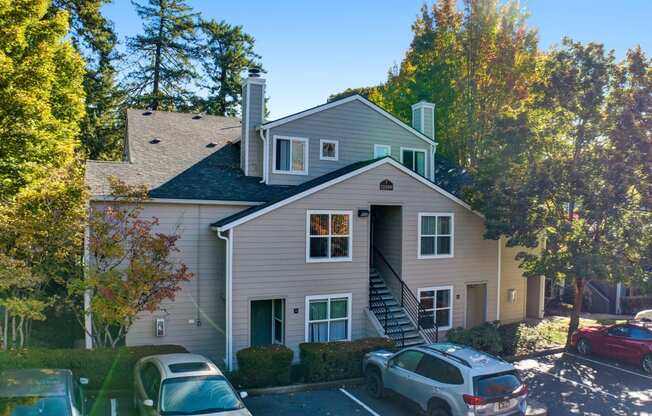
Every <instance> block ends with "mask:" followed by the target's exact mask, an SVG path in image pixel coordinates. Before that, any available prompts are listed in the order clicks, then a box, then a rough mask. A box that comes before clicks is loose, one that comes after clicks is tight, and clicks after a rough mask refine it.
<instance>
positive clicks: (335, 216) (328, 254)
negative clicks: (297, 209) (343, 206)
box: [306, 210, 352, 263]
mask: <svg viewBox="0 0 652 416" xmlns="http://www.w3.org/2000/svg"><path fill="white" fill-rule="evenodd" d="M351 218H352V215H351V211H312V210H310V211H308V218H307V224H306V228H307V236H306V240H307V241H306V261H307V262H309V263H310V262H326V261H348V260H351Z"/></svg>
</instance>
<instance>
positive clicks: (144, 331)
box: [95, 203, 246, 364]
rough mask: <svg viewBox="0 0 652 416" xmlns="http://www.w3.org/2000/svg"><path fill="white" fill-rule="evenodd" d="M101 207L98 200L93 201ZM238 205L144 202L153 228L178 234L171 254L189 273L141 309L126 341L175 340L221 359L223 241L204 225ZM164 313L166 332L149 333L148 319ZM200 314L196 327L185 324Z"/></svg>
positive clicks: (151, 324) (145, 215)
mask: <svg viewBox="0 0 652 416" xmlns="http://www.w3.org/2000/svg"><path fill="white" fill-rule="evenodd" d="M95 205H96V206H101V205H100V204H95ZM244 208H246V207H244V206H214V205H195V204H158V203H148V204H146V205H145V208H144V210H143V213H142V216H143V218H151V217H157V218H158V219H159V221H160V225H159V227H158V228H157V231H161V232H164V233H179V234H180V235H181V239H180V240H179V242H178V247H179V249H180V252H179V253H176V254H175V257H176V258H178V259H180V260H181V261H182V262H184V263H185V264H186V265H187V266H188V268H189V269H190V271H191V272H192V273H193V274H194V276H193V279H192V280H191V281H189V282H186V283H184V284H183V289H182V290H181V292H179V293H178V294H177V297H176V300H175V301H174V302H165V303H164V304H163V305H162V306H161V309H160V310H159V311H157V312H155V313H149V312H146V313H143V314H142V315H141V316H140V317H139V318H138V319H137V320H136V322H135V324H134V326H133V327H132V328H131V330H130V331H129V334H128V335H127V345H152V344H178V345H183V346H184V347H186V348H187V349H188V350H190V351H192V352H197V353H200V354H204V355H206V356H208V357H210V358H212V359H214V360H216V362H218V363H220V364H221V363H222V360H223V358H224V351H225V332H224V331H225V330H224V328H225V306H224V295H225V293H224V288H225V283H224V282H225V277H224V276H225V273H224V272H225V266H224V259H225V257H224V255H225V254H224V253H225V247H224V241H222V240H220V239H218V238H217V236H216V234H215V232H214V231H212V230H211V229H210V224H211V223H213V222H215V221H216V220H218V219H220V218H223V217H225V216H228V215H231V214H233V213H235V212H238V211H240V210H242V209H244ZM159 317H160V318H165V320H166V335H165V336H164V337H156V336H155V335H154V321H155V319H156V318H159ZM198 318H199V319H200V321H201V326H197V325H196V323H191V321H195V322H196V320H197V319H198Z"/></svg>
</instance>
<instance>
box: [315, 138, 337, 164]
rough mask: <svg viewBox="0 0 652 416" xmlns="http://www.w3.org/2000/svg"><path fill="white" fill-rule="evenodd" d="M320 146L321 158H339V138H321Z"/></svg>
mask: <svg viewBox="0 0 652 416" xmlns="http://www.w3.org/2000/svg"><path fill="white" fill-rule="evenodd" d="M319 147H320V148H321V150H320V151H321V153H320V154H319V159H320V160H337V159H338V150H339V149H338V147H339V146H338V143H337V140H320V141H319Z"/></svg>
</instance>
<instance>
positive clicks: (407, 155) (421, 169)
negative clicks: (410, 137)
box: [401, 147, 426, 176]
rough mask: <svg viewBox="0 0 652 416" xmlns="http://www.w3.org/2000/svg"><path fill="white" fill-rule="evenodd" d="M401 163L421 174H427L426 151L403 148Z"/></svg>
mask: <svg viewBox="0 0 652 416" xmlns="http://www.w3.org/2000/svg"><path fill="white" fill-rule="evenodd" d="M401 163H403V164H404V165H405V166H406V167H407V168H408V169H410V170H413V171H415V172H416V173H418V174H419V175H421V176H426V151H425V150H422V149H406V148H403V147H402V148H401Z"/></svg>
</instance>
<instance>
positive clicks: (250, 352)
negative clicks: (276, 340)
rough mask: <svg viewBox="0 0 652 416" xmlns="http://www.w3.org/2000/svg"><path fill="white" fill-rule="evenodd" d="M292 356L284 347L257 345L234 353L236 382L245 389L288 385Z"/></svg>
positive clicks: (290, 351)
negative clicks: (236, 369) (235, 358)
mask: <svg viewBox="0 0 652 416" xmlns="http://www.w3.org/2000/svg"><path fill="white" fill-rule="evenodd" d="M293 356H294V353H293V352H292V350H291V349H289V348H288V347H286V346H285V345H259V346H256V347H249V348H245V349H243V350H240V351H238V352H237V353H236V357H237V359H238V374H237V380H238V382H239V383H241V384H242V385H243V386H246V387H267V386H282V385H286V384H289V383H290V366H291V364H292V357H293Z"/></svg>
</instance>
